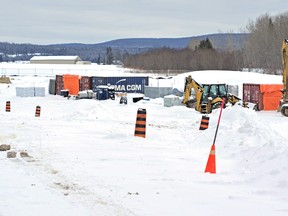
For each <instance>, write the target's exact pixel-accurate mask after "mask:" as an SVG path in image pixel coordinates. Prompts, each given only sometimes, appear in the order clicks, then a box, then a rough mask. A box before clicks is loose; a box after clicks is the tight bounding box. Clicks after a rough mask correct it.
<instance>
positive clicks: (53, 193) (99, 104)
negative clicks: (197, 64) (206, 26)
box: [0, 70, 288, 216]
mask: <svg viewBox="0 0 288 216" xmlns="http://www.w3.org/2000/svg"><path fill="white" fill-rule="evenodd" d="M2 71H3V70H2ZM211 73H213V74H214V75H216V76H213V75H211ZM201 75H203V76H201ZM185 76H187V74H183V75H179V76H177V77H173V79H169V80H170V81H168V80H161V82H170V83H166V84H167V85H172V86H173V87H177V88H179V89H181V87H182V89H183V84H184V78H185ZM192 76H193V77H194V78H195V79H196V80H197V81H199V82H203V83H204V81H206V80H207V83H208V82H226V83H228V84H238V83H241V82H242V83H243V82H250V83H251V82H253V81H255V82H256V83H281V79H282V78H281V76H271V75H270V76H269V75H262V74H254V73H249V74H246V73H244V72H230V73H229V72H225V71H213V72H205V73H202V74H200V73H198V72H193V73H192ZM213 77H214V80H213ZM252 77H253V78H252ZM50 78H51V77H46V76H36V77H35V76H15V77H12V84H10V85H7V84H0V118H1V136H0V145H1V144H9V145H11V148H12V149H11V150H13V151H16V152H17V157H16V158H14V159H13V158H7V156H6V155H7V152H4V151H2V152H0V170H1V175H0V197H1V200H0V216H20V215H21V216H23V215H25V216H39V215H41V216H46V215H47V216H51V215H53V216H58V215H59V216H60V215H61V216H63V215H69V216H76V215H77V216H78V215H81V216H83V215H85V216H86V215H87V216H90V215H91V216H94V215H97V216H98V215H109V216H110V215H123V216H129V215H137V216H144V215H145V216H154V215H155V216H160V215H165V216H176V215H177V216H178V215H179V216H180V215H181V216H186V215H187V216H188V215H189V216H190V215H201V216H208V215H213V216H215V215H222V216H226V215H227V216H228V215H229V216H230V215H233V216H236V215H239V216H240V215H241V216H242V215H249V216H255V215H261V216H263V215H267V216H272V215H273V216H275V215H281V216H282V215H283V216H284V215H285V216H286V215H288V206H287V202H288V145H287V143H288V133H287V128H288V118H285V117H283V116H281V114H280V113H278V112H276V111H261V112H254V111H253V110H251V109H244V108H242V107H240V106H234V107H227V108H226V109H224V110H223V112H222V118H221V122H220V127H219V131H218V136H217V140H216V167H217V173H216V174H210V173H204V170H205V166H206V163H207V159H208V156H209V152H210V148H211V145H212V142H213V138H214V134H215V129H216V124H217V121H218V116H219V112H220V110H215V111H214V112H213V113H212V114H210V122H209V128H208V129H207V130H204V131H200V130H199V126H200V121H201V117H202V115H201V114H199V113H198V112H196V111H195V110H194V109H189V108H186V107H184V106H175V107H169V108H168V107H164V106H163V99H161V98H157V99H151V100H150V101H143V100H142V101H139V102H137V103H133V102H132V99H131V98H128V99H129V100H128V104H127V105H123V104H119V98H116V100H115V101H113V100H106V101H97V100H67V99H66V98H64V97H61V96H54V95H48V94H46V96H45V97H34V98H22V97H16V96H15V95H16V94H15V87H16V86H37V87H42V86H43V87H46V89H48V83H49V79H50ZM157 82H159V80H157ZM151 84H153V83H151ZM158 84H159V83H158ZM8 100H9V101H11V112H6V111H5V105H6V101H8ZM37 105H39V106H41V116H40V117H35V107H36V106H37ZM138 108H145V109H146V111H147V129H146V138H140V137H135V136H134V131H135V121H136V115H137V110H138ZM20 152H26V153H28V155H29V156H30V157H28V158H27V157H20Z"/></svg>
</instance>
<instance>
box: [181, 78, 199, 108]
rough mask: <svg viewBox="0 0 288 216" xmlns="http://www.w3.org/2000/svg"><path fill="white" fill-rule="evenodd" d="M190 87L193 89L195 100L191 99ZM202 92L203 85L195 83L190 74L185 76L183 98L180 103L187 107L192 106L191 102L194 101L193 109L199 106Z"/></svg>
mask: <svg viewBox="0 0 288 216" xmlns="http://www.w3.org/2000/svg"><path fill="white" fill-rule="evenodd" d="M192 88H193V89H194V91H195V100H192V101H191V98H190V97H191V90H192ZM202 94H203V87H202V86H201V85H200V84H199V83H197V82H196V81H195V80H194V79H192V77H191V75H189V76H188V77H186V80H185V87H184V98H183V100H182V103H183V104H185V105H186V106H187V107H192V106H193V104H195V102H196V107H195V109H196V110H197V108H198V107H199V106H200V103H201V98H202Z"/></svg>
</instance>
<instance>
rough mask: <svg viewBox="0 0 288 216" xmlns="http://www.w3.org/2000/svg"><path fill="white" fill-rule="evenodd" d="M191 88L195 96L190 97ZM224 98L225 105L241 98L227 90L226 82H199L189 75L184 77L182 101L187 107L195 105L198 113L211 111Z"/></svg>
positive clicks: (217, 106) (233, 103) (219, 104)
mask: <svg viewBox="0 0 288 216" xmlns="http://www.w3.org/2000/svg"><path fill="white" fill-rule="evenodd" d="M191 90H194V91H195V97H192V98H191V96H192V94H191ZM223 98H224V99H225V105H224V107H225V106H226V104H227V103H230V104H232V105H235V104H236V103H237V102H239V101H240V100H241V99H240V98H238V97H237V96H235V95H233V94H229V93H228V92H227V85H226V84H218V83H217V84H199V83H198V82H196V81H195V80H194V79H193V78H192V76H191V75H189V76H188V77H186V80H185V87H184V97H183V100H182V103H183V104H185V105H186V106H187V107H190V108H192V107H195V110H197V111H199V112H200V113H208V114H209V113H211V112H212V110H213V109H217V108H220V107H221V104H222V99H223Z"/></svg>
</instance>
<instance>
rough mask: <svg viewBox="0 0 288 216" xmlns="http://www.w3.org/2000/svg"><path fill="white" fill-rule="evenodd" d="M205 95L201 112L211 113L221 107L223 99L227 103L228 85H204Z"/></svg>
mask: <svg viewBox="0 0 288 216" xmlns="http://www.w3.org/2000/svg"><path fill="white" fill-rule="evenodd" d="M202 86H203V95H202V98H201V104H200V109H199V111H200V112H201V113H211V112H212V110H213V109H217V108H219V107H221V104H222V99H223V98H225V101H226V102H227V88H226V84H202Z"/></svg>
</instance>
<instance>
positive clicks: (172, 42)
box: [0, 33, 248, 62]
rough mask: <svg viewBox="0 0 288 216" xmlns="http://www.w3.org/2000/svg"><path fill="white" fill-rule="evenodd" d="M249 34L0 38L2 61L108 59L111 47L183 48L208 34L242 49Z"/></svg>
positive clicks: (218, 43) (216, 43) (219, 45)
mask: <svg viewBox="0 0 288 216" xmlns="http://www.w3.org/2000/svg"><path fill="white" fill-rule="evenodd" d="M247 37H248V34H244V33H228V34H226V33H225V34H224V33H221V34H209V35H201V36H193V37H182V38H126V39H117V40H111V41H107V42H104V43H98V44H81V43H69V44H51V45H35V44H15V43H6V42H5V43H4V42H2V43H1V42H0V61H1V60H2V61H16V60H30V58H31V57H32V56H34V55H78V56H80V57H81V58H82V59H83V60H86V61H92V62H97V61H98V60H99V58H101V59H105V55H106V54H107V53H106V52H107V48H108V47H110V48H112V49H113V52H115V53H117V55H119V56H123V54H125V53H129V54H135V53H141V52H145V51H147V50H150V49H156V48H161V47H168V48H176V49H183V48H186V47H187V46H188V44H189V43H190V42H191V41H192V40H197V41H201V40H205V39H207V38H208V39H209V40H210V41H211V42H212V45H213V47H214V48H216V49H223V50H225V49H227V48H228V47H229V48H231V46H232V47H233V48H234V49H242V48H243V46H244V42H245V40H246V39H247ZM119 58H120V57H119Z"/></svg>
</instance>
